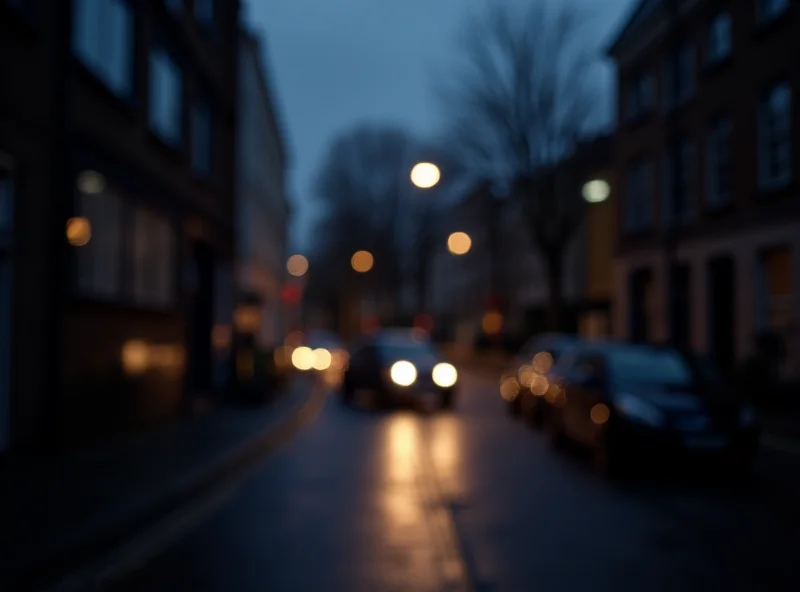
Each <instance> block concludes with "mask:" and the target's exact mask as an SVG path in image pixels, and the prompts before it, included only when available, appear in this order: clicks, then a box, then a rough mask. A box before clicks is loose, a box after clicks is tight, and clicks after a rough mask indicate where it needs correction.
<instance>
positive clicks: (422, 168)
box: [411, 162, 442, 189]
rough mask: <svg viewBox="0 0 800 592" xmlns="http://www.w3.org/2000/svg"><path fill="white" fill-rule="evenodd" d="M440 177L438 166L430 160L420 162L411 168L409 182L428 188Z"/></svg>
mask: <svg viewBox="0 0 800 592" xmlns="http://www.w3.org/2000/svg"><path fill="white" fill-rule="evenodd" d="M441 178H442V173H441V171H440V170H439V167H437V166H436V165H435V164H433V163H432V162H420V163H417V164H415V165H414V168H412V169H411V182H412V183H413V184H414V185H415V186H417V187H419V188H420V189H430V188H431V187H433V186H434V185H436V184H437V183H438V182H439V179H441Z"/></svg>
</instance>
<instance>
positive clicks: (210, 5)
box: [194, 0, 214, 25]
mask: <svg viewBox="0 0 800 592" xmlns="http://www.w3.org/2000/svg"><path fill="white" fill-rule="evenodd" d="M194 18H196V19H197V21H198V22H200V23H203V24H204V25H213V24H214V0H194Z"/></svg>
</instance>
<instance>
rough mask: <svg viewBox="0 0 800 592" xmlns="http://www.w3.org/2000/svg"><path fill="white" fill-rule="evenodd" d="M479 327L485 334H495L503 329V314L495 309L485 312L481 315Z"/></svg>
mask: <svg viewBox="0 0 800 592" xmlns="http://www.w3.org/2000/svg"><path fill="white" fill-rule="evenodd" d="M481 328H482V329H483V332H484V333H486V334H487V335H497V334H498V333H500V331H502V330H503V315H502V314H500V313H499V312H496V311H492V312H487V313H486V314H485V315H483V321H482V322H481Z"/></svg>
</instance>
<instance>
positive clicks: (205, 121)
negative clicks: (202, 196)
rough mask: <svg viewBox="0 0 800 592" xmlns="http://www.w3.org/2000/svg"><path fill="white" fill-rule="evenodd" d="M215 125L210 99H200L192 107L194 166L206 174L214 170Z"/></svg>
mask: <svg viewBox="0 0 800 592" xmlns="http://www.w3.org/2000/svg"><path fill="white" fill-rule="evenodd" d="M213 126H214V122H213V119H212V115H211V107H210V105H209V103H208V101H206V100H203V99H201V100H198V101H197V102H196V103H195V104H194V107H192V167H193V168H194V170H196V171H198V172H201V173H204V174H206V175H210V174H211V172H212V158H213V154H212V147H213V145H214V137H213V135H214V128H213Z"/></svg>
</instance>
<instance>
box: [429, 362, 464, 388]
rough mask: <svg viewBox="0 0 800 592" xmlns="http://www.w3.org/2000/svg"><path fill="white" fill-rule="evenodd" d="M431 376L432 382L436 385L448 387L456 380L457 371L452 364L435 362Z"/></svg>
mask: <svg viewBox="0 0 800 592" xmlns="http://www.w3.org/2000/svg"><path fill="white" fill-rule="evenodd" d="M431 378H433V382H435V383H436V386H440V387H442V388H449V387H451V386H453V385H454V384H455V383H456V380H458V372H456V369H455V367H454V366H453V365H452V364H446V363H441V364H436V366H434V367H433V373H432V374H431Z"/></svg>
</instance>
